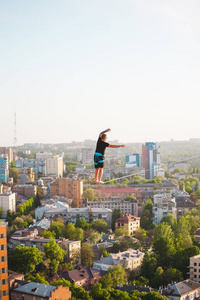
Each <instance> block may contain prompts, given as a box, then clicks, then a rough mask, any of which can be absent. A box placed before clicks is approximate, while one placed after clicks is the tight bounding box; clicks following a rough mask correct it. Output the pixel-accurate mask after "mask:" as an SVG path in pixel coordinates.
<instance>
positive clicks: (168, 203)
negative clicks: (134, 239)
mask: <svg viewBox="0 0 200 300" xmlns="http://www.w3.org/2000/svg"><path fill="white" fill-rule="evenodd" d="M169 213H170V214H172V215H173V216H175V217H176V216H177V208H176V201H175V198H172V196H171V194H170V193H165V194H156V195H154V199H153V224H155V225H158V224H160V222H161V220H162V218H163V217H165V216H167V215H168V214H169Z"/></svg>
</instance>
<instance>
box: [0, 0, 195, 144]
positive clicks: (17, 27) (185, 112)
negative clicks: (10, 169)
mask: <svg viewBox="0 0 200 300" xmlns="http://www.w3.org/2000/svg"><path fill="white" fill-rule="evenodd" d="M0 5H1V11H0V17H1V25H2V26H1V27H0V34H1V44H2V47H1V50H0V54H1V56H0V57H1V70H0V78H1V85H0V89H1V99H2V101H1V111H2V112H3V113H2V115H1V118H0V128H1V146H13V145H14V138H15V136H14V113H15V112H16V138H17V145H22V144H24V143H44V144H46V143H53V144H57V143H70V142H71V141H77V142H79V141H84V140H87V139H88V140H96V139H97V137H98V134H99V133H100V132H101V131H102V130H104V129H106V128H111V132H110V133H109V134H108V140H119V142H123V143H136V142H140V143H145V142H147V141H154V142H160V141H169V140H170V139H174V140H189V139H190V138H199V137H200V134H199V126H198V125H199V124H198V118H199V116H198V114H199V113H198V109H199V108H200V104H199V96H200V91H199V87H198V85H199V83H198V78H199V77H200V68H199V66H200V59H199V52H200V38H199V36H200V35H199V33H200V20H199V10H200V3H199V2H198V1H196V0H192V1H189V0H184V1H180V0H177V1H173V0H163V1H159V0H153V1H151V2H149V1H147V0H143V1H139V0H134V1H132V0H125V1H121V0H115V1H114V0H108V1H103V2H102V1H100V0H97V1H95V3H93V2H91V1H88V0H85V1H80V0H75V1H69V0H65V1H64V0H63V1H60V2H59V3H58V2H56V1H55V0H48V1H47V0H43V1H42V2H41V1H39V0H36V1H34V2H31V1H25V0H21V1H17V2H16V1H14V0H9V1H6V2H1V4H0Z"/></svg>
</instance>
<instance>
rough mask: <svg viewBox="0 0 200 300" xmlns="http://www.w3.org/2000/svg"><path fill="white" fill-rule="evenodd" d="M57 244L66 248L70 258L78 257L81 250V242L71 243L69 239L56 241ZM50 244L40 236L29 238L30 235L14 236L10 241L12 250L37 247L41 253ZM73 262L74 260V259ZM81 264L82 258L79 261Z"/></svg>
mask: <svg viewBox="0 0 200 300" xmlns="http://www.w3.org/2000/svg"><path fill="white" fill-rule="evenodd" d="M55 241H56V243H57V244H59V245H60V246H61V245H62V246H65V248H66V250H67V255H68V257H69V258H73V255H74V254H77V255H78V252H80V250H81V242H80V241H71V240H68V239H64V238H61V239H56V240H55ZM48 242H49V239H47V238H43V237H40V236H29V235H28V234H27V235H26V236H25V235H24V234H23V235H17V234H13V235H12V236H11V237H10V240H9V246H10V249H12V250H13V249H15V248H16V247H17V246H18V245H20V246H26V247H36V248H37V249H38V250H40V251H44V245H46V244H47V243H48ZM72 260H73V259H72ZM78 262H79V263H80V258H79V259H78Z"/></svg>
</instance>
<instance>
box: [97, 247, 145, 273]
mask: <svg viewBox="0 0 200 300" xmlns="http://www.w3.org/2000/svg"><path fill="white" fill-rule="evenodd" d="M143 257H144V253H143V252H140V251H137V250H134V249H128V250H127V251H124V252H120V253H111V254H110V255H109V256H108V257H101V259H100V260H99V261H97V262H94V265H93V268H94V269H98V270H103V271H108V269H109V268H110V267H111V268H113V267H115V266H117V265H121V266H122V267H123V268H125V269H128V270H130V271H134V273H135V275H136V276H137V275H139V274H140V268H141V264H142V261H143Z"/></svg>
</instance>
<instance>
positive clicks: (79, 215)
mask: <svg viewBox="0 0 200 300" xmlns="http://www.w3.org/2000/svg"><path fill="white" fill-rule="evenodd" d="M37 216H38V217H41V215H39V214H38V213H37ZM43 216H45V217H46V218H48V219H55V218H57V217H59V216H62V217H63V219H64V222H65V223H66V222H70V223H73V224H76V220H78V219H85V220H86V221H87V223H89V222H90V221H91V220H93V221H96V220H97V219H102V220H105V221H106V222H107V224H108V226H109V227H110V226H111V218H112V210H111V209H106V208H91V209H89V208H65V207H63V208H57V209H50V208H48V207H47V206H45V207H44V208H43ZM35 217H36V216H35Z"/></svg>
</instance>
